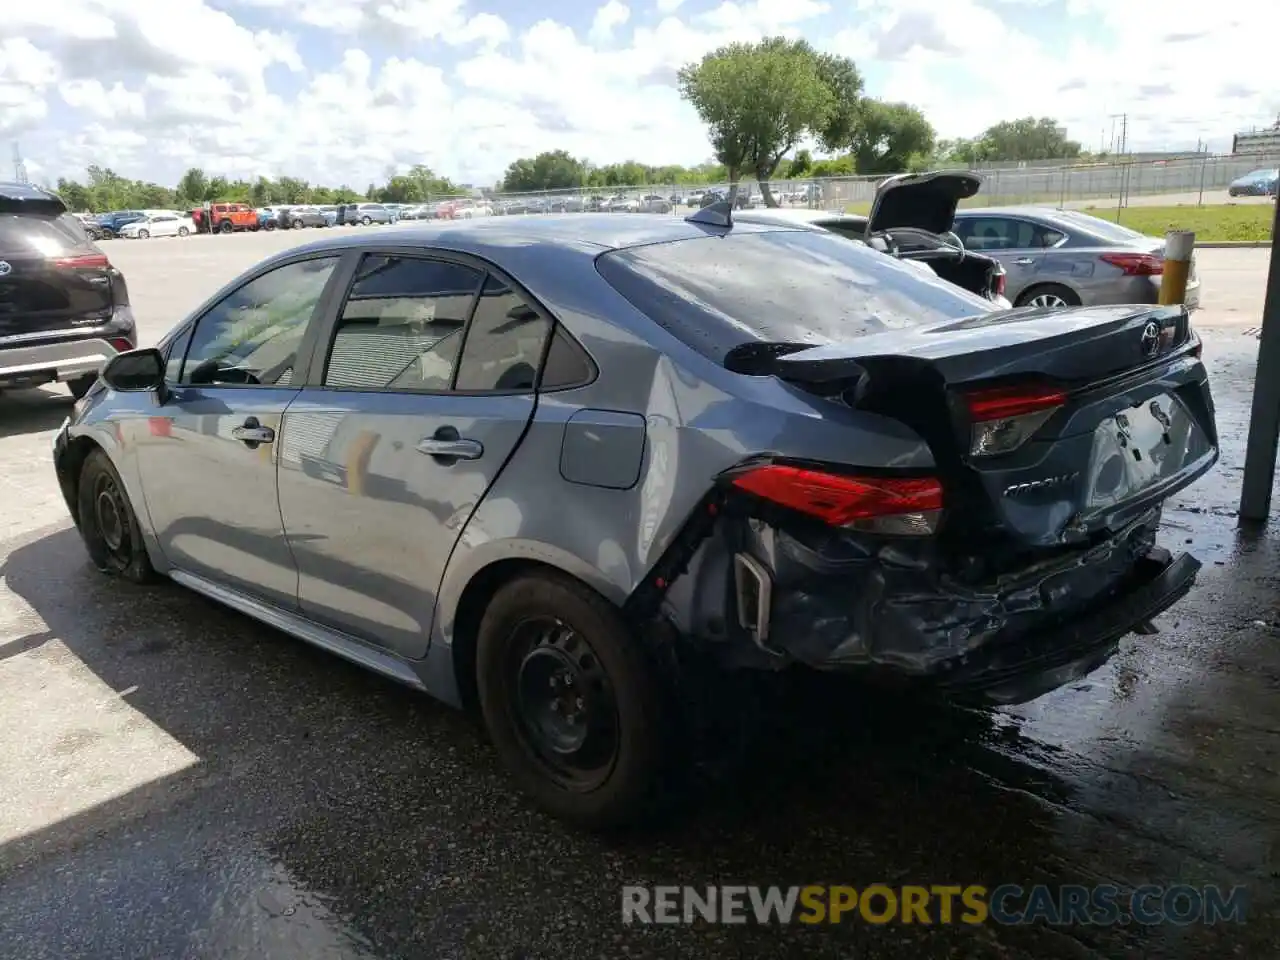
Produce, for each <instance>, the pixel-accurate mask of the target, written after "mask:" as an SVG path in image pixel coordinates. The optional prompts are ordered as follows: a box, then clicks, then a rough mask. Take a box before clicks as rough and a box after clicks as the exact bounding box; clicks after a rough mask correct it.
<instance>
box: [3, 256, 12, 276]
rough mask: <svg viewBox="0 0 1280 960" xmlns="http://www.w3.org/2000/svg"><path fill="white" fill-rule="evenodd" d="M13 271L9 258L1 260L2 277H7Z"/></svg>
mask: <svg viewBox="0 0 1280 960" xmlns="http://www.w3.org/2000/svg"><path fill="white" fill-rule="evenodd" d="M12 271H13V267H11V266H9V262H8V261H7V260H0V277H7V276H8V275H9V274H10V273H11V272H12Z"/></svg>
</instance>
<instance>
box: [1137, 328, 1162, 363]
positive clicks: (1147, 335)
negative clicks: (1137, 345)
mask: <svg viewBox="0 0 1280 960" xmlns="http://www.w3.org/2000/svg"><path fill="white" fill-rule="evenodd" d="M1141 343H1142V355H1143V356H1144V357H1154V356H1155V355H1156V354H1157V353H1159V352H1160V324H1158V323H1156V322H1155V321H1154V320H1153V321H1151V322H1150V323H1148V324H1147V325H1146V326H1145V327H1143V328H1142V340H1141Z"/></svg>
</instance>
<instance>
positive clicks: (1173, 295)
mask: <svg viewBox="0 0 1280 960" xmlns="http://www.w3.org/2000/svg"><path fill="white" fill-rule="evenodd" d="M1195 247H1196V235H1195V234H1194V233H1193V232H1191V231H1190V230H1170V231H1169V232H1168V233H1167V234H1165V238H1164V274H1163V275H1162V276H1161V277H1160V303H1161V304H1163V305H1165V306H1169V305H1172V304H1175V303H1186V302H1187V280H1188V279H1190V277H1191V257H1192V252H1193V251H1194V250H1195Z"/></svg>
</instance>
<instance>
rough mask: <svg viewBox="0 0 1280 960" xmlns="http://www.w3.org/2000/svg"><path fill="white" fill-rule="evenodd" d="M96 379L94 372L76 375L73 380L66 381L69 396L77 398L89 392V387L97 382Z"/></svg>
mask: <svg viewBox="0 0 1280 960" xmlns="http://www.w3.org/2000/svg"><path fill="white" fill-rule="evenodd" d="M97 381H98V375H97V374H96V373H92V374H89V375H88V376H85V377H76V378H75V379H74V380H68V381H67V389H68V390H70V391H71V396H73V397H75V398H76V399H77V400H79V399H80V398H81V397H83V396H84V395H85V394H86V393H88V392H89V388H90V387H92V386H93V385H94V384H95V383H97Z"/></svg>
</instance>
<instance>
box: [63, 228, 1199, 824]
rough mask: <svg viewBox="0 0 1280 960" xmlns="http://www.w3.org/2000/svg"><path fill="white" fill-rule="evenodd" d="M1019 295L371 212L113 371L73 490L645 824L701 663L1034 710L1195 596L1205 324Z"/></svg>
mask: <svg viewBox="0 0 1280 960" xmlns="http://www.w3.org/2000/svg"><path fill="white" fill-rule="evenodd" d="M991 307H992V304H991V302H990V301H988V300H985V299H982V298H980V297H978V296H975V295H973V294H970V293H967V292H965V291H963V290H961V289H959V288H958V287H956V286H954V285H952V284H950V283H947V282H945V281H943V280H941V279H938V278H937V277H930V276H927V275H923V274H921V273H920V272H919V271H917V270H914V269H912V268H910V267H909V266H906V265H904V264H903V263H901V262H899V261H896V260H894V259H891V258H889V257H886V256H884V255H882V254H880V253H877V252H876V251H874V250H871V249H869V248H866V247H863V246H860V245H856V244H852V243H849V242H848V241H846V240H844V239H842V238H840V237H837V236H833V235H829V234H826V233H822V232H818V231H814V230H811V229H790V228H787V227H785V226H779V225H759V224H745V223H743V224H736V225H735V224H734V223H733V221H732V211H731V210H730V209H729V207H728V206H727V205H726V204H716V205H712V206H710V207H708V208H705V209H703V210H701V211H699V212H697V213H694V214H693V215H692V216H690V217H688V218H687V219H685V220H681V219H678V218H667V217H621V218H620V217H616V216H608V215H578V216H556V215H549V216H546V217H533V218H507V217H502V218H489V219H486V220H477V221H475V222H468V223H443V224H439V225H436V226H421V227H416V228H409V229H407V230H404V231H400V232H396V233H357V234H343V235H341V236H338V237H333V238H328V239H325V240H321V241H319V242H317V243H313V244H309V245H306V246H302V247H297V248H293V249H290V250H288V251H287V252H284V253H281V254H279V255H277V256H275V257H273V258H271V259H269V260H267V261H265V262H263V263H261V264H259V265H258V266H256V267H254V268H253V269H252V270H250V271H249V272H248V273H246V274H244V275H243V276H241V277H239V278H238V279H236V280H235V281H233V282H232V283H230V284H229V285H228V286H227V287H225V288H224V289H223V290H222V291H220V292H219V293H218V294H216V295H215V296H214V297H212V298H211V299H210V300H209V301H208V302H206V303H205V304H203V305H201V306H200V307H198V308H197V309H196V310H195V311H194V312H193V313H192V314H191V315H190V316H189V317H188V318H187V319H185V320H183V321H182V322H181V323H179V324H178V325H177V326H176V328H175V329H174V330H173V331H172V332H171V333H170V334H169V335H168V336H166V337H165V338H164V339H163V340H162V341H161V342H160V343H159V344H158V345H157V346H156V347H150V348H146V349H138V350H133V351H131V352H128V353H124V354H121V355H120V356H118V357H116V358H114V359H112V360H111V361H110V362H109V363H108V364H107V366H106V367H105V369H104V371H103V374H102V377H101V379H100V381H99V382H98V383H97V384H96V385H95V386H94V387H93V388H92V389H91V390H90V392H89V394H88V395H87V396H86V397H85V399H84V400H83V401H81V403H80V404H79V405H78V406H77V409H76V412H75V415H74V416H73V417H72V418H70V420H69V422H68V423H67V424H65V425H64V427H63V428H62V429H61V430H60V431H59V433H58V435H57V438H56V441H55V452H54V457H55V462H56V469H57V475H58V479H59V481H60V484H61V487H62V491H63V493H64V496H65V498H66V502H67V505H68V507H69V509H70V511H71V516H72V517H73V518H74V520H75V523H76V525H77V527H78V528H79V531H80V534H81V536H82V537H83V540H84V543H85V545H86V547H87V549H88V553H89V556H90V557H91V558H92V560H93V562H94V563H95V564H96V565H97V566H98V567H99V568H100V569H101V570H103V571H104V572H105V573H107V574H110V575H115V576H119V577H123V578H126V579H129V580H133V581H139V582H140V581H145V580H148V579H150V578H151V577H153V576H154V575H156V574H161V575H166V576H168V577H170V578H172V579H173V580H175V581H177V582H178V583H180V584H182V585H184V586H186V587H189V588H191V589H192V590H195V591H197V592H199V593H201V594H203V595H204V596H206V597H209V598H212V599H213V600H215V601H218V602H220V603H223V604H226V605H228V606H230V607H232V608H234V609H235V610H238V611H241V612H242V613H244V614H246V615H248V616H250V617H254V618H257V619H258V620H261V621H263V622H265V623H267V624H269V625H271V626H273V627H276V628H278V629H280V630H282V631H284V632H285V633H288V634H291V635H293V636H294V637H296V638H299V639H301V640H304V641H307V642H309V643H313V644H316V645H318V646H320V647H323V648H325V649H327V650H330V651H332V652H333V653H336V654H338V655H340V656H343V657H346V658H348V659H350V660H352V661H355V662H356V663H358V664H361V665H363V666H364V667H367V668H369V669H371V670H374V671H378V672H380V673H382V674H385V675H387V676H389V677H392V678H394V679H396V680H399V681H401V682H403V683H405V684H408V685H409V686H411V687H414V688H417V689H419V690H424V691H427V692H429V693H431V694H433V695H435V696H437V697H439V698H441V699H443V700H446V701H448V702H450V703H453V704H457V705H463V706H474V707H475V708H476V709H478V710H479V712H480V713H481V715H482V716H483V718H484V721H485V723H486V725H487V727H488V730H489V733H490V734H491V737H492V740H493V743H494V745H495V748H496V750H497V752H498V754H499V755H500V757H501V759H502V760H503V761H504V763H505V764H506V766H507V767H508V769H509V770H510V771H511V773H512V774H513V776H514V778H515V779H516V781H517V782H518V783H519V784H520V785H521V786H522V787H523V788H524V789H525V790H526V791H527V792H528V793H529V794H530V795H531V796H532V797H533V798H534V799H535V800H536V801H537V802H538V803H539V804H540V805H541V806H542V807H544V808H545V809H547V810H549V811H551V812H552V813H554V814H556V815H559V816H561V817H564V818H566V819H568V820H571V821H573V822H575V823H578V824H582V825H585V826H591V827H598V826H604V825H610V824H616V823H619V822H621V821H625V820H628V819H630V818H632V817H634V816H636V815H638V814H639V813H641V812H643V811H644V810H646V809H647V808H648V804H649V802H650V800H651V798H652V797H653V795H654V792H655V784H657V783H659V782H661V777H660V776H659V774H660V773H661V771H662V768H663V765H664V764H665V763H668V762H670V757H671V756H673V753H672V751H670V750H668V744H667V742H666V740H665V739H664V734H663V731H664V730H665V729H667V728H668V725H667V724H666V723H665V722H664V721H665V720H666V719H667V717H668V715H669V711H670V709H671V708H670V706H669V704H671V703H672V702H674V698H670V697H669V696H668V694H669V692H670V689H671V687H672V686H673V685H674V684H676V683H677V682H678V678H679V676H680V671H681V670H682V665H683V664H685V663H688V662H690V661H691V660H696V661H697V662H698V663H700V664H701V663H705V662H707V661H708V660H710V661H712V662H713V663H717V664H719V665H720V666H721V667H722V668H723V669H724V670H747V669H756V670H770V671H773V670H782V669H803V668H812V669H818V670H825V671H846V672H848V673H849V674H851V675H859V676H865V677H872V676H873V675H874V676H878V677H883V678H886V679H889V680H892V681H896V682H906V683H912V684H919V685H924V686H928V687H931V688H934V689H937V690H940V691H946V692H950V693H951V694H953V695H957V696H965V697H970V696H979V695H980V696H984V697H987V698H989V699H991V700H994V701H996V702H1004V703H1008V702H1015V701H1019V700H1025V699H1028V698H1031V697H1034V696H1037V695H1039V694H1040V693H1042V692H1044V691H1046V690H1048V689H1051V688H1053V687H1055V686H1058V685H1060V684H1062V683H1065V682H1068V681H1069V680H1071V679H1074V678H1076V677H1079V676H1081V675H1082V674H1084V673H1086V672H1088V671H1089V670H1091V669H1093V668H1095V667H1096V666H1098V665H1099V664H1100V663H1102V662H1103V661H1105V660H1106V659H1107V658H1108V657H1109V656H1110V655H1111V654H1112V653H1113V652H1114V650H1115V649H1116V646H1117V644H1118V642H1119V641H1120V640H1121V638H1122V637H1124V636H1125V635H1127V634H1129V633H1130V632H1132V631H1135V630H1136V631H1138V632H1147V631H1148V630H1149V629H1150V628H1151V621H1152V619H1153V618H1154V617H1156V616H1158V615H1159V614H1160V613H1161V612H1163V611H1164V610H1165V609H1167V608H1168V607H1169V606H1170V605H1171V604H1173V603H1174V602H1176V601H1177V600H1178V599H1179V598H1180V597H1181V596H1182V595H1184V594H1185V593H1186V592H1187V590H1188V589H1190V587H1191V585H1192V583H1193V581H1194V579H1195V577H1196V573H1197V570H1198V567H1199V564H1198V563H1197V561H1196V560H1195V559H1194V558H1192V557H1191V556H1189V555H1186V554H1175V553H1170V552H1169V551H1168V550H1165V549H1162V548H1161V547H1160V546H1158V545H1157V543H1156V539H1157V532H1158V528H1159V524H1160V515H1161V506H1162V504H1163V502H1164V501H1165V500H1166V499H1167V498H1168V497H1169V496H1170V495H1171V494H1173V493H1175V492H1177V491H1178V490H1181V489H1183V488H1184V487H1186V486H1187V485H1188V484H1190V483H1191V482H1192V481H1194V480H1195V479H1196V478H1197V477H1199V476H1201V475H1202V474H1204V473H1205V472H1206V471H1207V470H1209V469H1210V467H1211V466H1212V465H1213V463H1214V462H1215V460H1216V459H1217V455H1218V452H1217V434H1216V429H1215V425H1214V414H1213V407H1212V401H1211V399H1210V393H1209V385H1208V381H1207V376H1206V372H1205V367H1204V365H1203V364H1202V362H1201V358H1200V341H1199V339H1198V338H1197V336H1196V333H1195V331H1194V330H1193V329H1192V327H1191V325H1190V323H1189V322H1188V316H1187V313H1186V312H1185V311H1184V310H1183V309H1181V308H1170V307H1153V306H1141V305H1135V306H1106V307H1081V308H1074V309H1059V310H1050V309H1039V308H1025V309H1019V310H1002V311H995V312H993V311H992V309H991ZM682 699H683V698H682Z"/></svg>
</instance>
